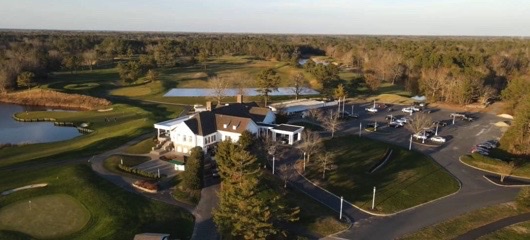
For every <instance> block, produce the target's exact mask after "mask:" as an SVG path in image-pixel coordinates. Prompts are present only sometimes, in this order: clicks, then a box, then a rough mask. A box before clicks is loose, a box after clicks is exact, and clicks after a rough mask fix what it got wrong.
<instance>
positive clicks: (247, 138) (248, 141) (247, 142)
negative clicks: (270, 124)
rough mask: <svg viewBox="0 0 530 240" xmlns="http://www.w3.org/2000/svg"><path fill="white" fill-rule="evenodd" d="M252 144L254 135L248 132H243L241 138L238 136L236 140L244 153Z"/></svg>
mask: <svg viewBox="0 0 530 240" xmlns="http://www.w3.org/2000/svg"><path fill="white" fill-rule="evenodd" d="M254 142H255V138H254V135H253V134H252V133H251V132H250V131H248V130H245V131H243V132H242V133H241V136H239V140H237V143H238V144H239V146H240V147H241V148H242V149H244V150H246V151H250V149H251V148H252V145H253V144H254Z"/></svg>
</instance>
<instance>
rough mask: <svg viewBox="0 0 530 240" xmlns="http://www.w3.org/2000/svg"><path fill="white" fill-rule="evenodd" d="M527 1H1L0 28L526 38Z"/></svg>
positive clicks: (529, 2)
mask: <svg viewBox="0 0 530 240" xmlns="http://www.w3.org/2000/svg"><path fill="white" fill-rule="evenodd" d="M529 13H530V0H437V1H436V0H261V1H258V0H46V1H44V0H0V28H8V29H58V30H113V31H114V30H117V31H169V32H235V33H295V34H363V35H364V34H366V35H456V36H461V35H465V36H530V14H529Z"/></svg>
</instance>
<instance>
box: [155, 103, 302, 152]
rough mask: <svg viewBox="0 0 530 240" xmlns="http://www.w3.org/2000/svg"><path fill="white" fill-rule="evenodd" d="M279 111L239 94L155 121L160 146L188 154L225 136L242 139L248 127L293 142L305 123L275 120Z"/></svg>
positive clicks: (206, 147)
mask: <svg viewBox="0 0 530 240" xmlns="http://www.w3.org/2000/svg"><path fill="white" fill-rule="evenodd" d="M275 121H276V115H275V114H274V112H272V111H271V110H270V109H269V108H264V107H259V106H258V105H257V104H256V103H243V102H242V96H241V95H238V97H237V102H236V103H230V104H225V105H220V106H217V107H216V108H212V105H211V102H207V104H206V111H202V112H197V113H194V114H191V115H187V116H183V117H179V118H176V119H171V120H168V121H164V122H160V123H156V124H155V125H154V127H155V128H156V129H157V136H158V140H159V141H160V145H159V146H160V149H161V150H163V151H173V152H175V153H180V154H188V153H189V151H190V150H191V149H192V148H194V147H201V148H202V149H203V150H204V151H206V150H208V149H209V148H211V147H212V146H213V145H215V144H216V143H217V142H220V141H223V140H227V139H229V140H232V141H234V142H236V141H238V140H239V137H240V136H241V133H243V132H244V131H249V132H251V133H252V134H254V135H256V136H266V135H269V136H271V137H272V140H273V141H277V140H280V139H281V140H282V141H285V142H286V143H288V144H290V145H292V144H294V143H295V142H297V141H300V140H301V138H302V131H303V130H304V127H302V126H296V125H290V124H275Z"/></svg>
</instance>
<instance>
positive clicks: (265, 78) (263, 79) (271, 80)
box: [257, 68, 280, 106]
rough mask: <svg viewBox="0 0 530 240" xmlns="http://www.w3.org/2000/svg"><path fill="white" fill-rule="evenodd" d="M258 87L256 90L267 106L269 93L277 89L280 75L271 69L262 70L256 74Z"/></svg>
mask: <svg viewBox="0 0 530 240" xmlns="http://www.w3.org/2000/svg"><path fill="white" fill-rule="evenodd" d="M257 83H258V84H257V85H258V89H257V91H258V92H259V93H260V94H261V95H262V96H263V101H264V102H265V106H267V101H268V100H269V94H270V93H271V92H272V91H277V90H278V85H279V84H280V77H279V76H278V75H277V74H276V72H275V71H274V70H273V69H272V68H269V69H266V70H263V71H262V72H260V73H259V74H258V82H257Z"/></svg>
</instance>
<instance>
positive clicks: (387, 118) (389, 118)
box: [385, 115, 396, 121]
mask: <svg viewBox="0 0 530 240" xmlns="http://www.w3.org/2000/svg"><path fill="white" fill-rule="evenodd" d="M395 119H396V116H392V115H386V117H385V120H389V121H394V120H395Z"/></svg>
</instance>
